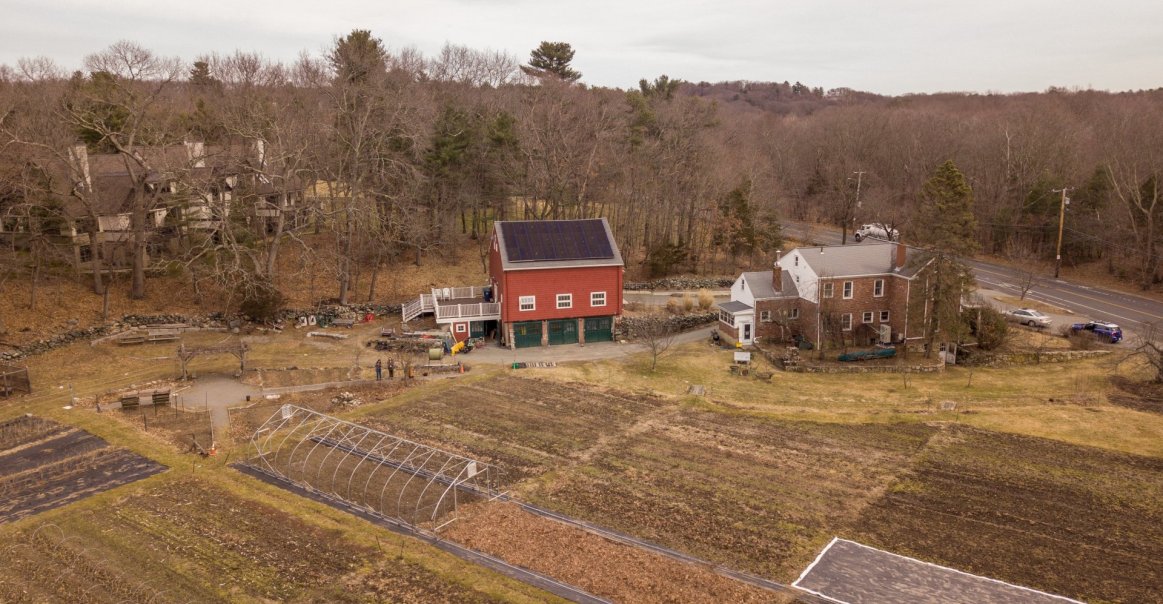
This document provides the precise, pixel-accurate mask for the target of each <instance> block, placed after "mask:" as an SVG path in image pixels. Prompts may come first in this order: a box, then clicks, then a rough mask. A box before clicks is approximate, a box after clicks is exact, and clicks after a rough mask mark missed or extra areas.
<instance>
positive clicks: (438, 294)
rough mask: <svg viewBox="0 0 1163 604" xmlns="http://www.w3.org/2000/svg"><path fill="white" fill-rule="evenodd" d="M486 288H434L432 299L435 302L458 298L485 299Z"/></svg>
mask: <svg viewBox="0 0 1163 604" xmlns="http://www.w3.org/2000/svg"><path fill="white" fill-rule="evenodd" d="M484 297H485V288H484V287H477V286H475V285H474V286H472V287H434V288H432V298H433V299H435V300H456V299H458V298H470V299H471V298H478V299H479V298H484Z"/></svg>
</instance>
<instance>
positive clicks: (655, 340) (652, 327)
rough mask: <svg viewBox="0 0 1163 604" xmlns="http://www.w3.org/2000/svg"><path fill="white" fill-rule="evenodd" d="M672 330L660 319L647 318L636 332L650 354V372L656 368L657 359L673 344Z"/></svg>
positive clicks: (668, 324)
mask: <svg viewBox="0 0 1163 604" xmlns="http://www.w3.org/2000/svg"><path fill="white" fill-rule="evenodd" d="M674 335H675V334H674V330H672V329H671V327H670V323H669V322H667V321H666V319H664V318H661V317H648V318H647V319H646V320H645V321H644V322H643V324H642V326H641V327H640V328H639V329H638V330H637V336H638V338H639V339H640V340H642V343H643V344H645V345H646V350H647V351H648V352H649V353H650V372H651V373H653V372H654V371H655V370H656V369H657V368H658V359H659V358H660V357H661V356H662V355H664V354H666V351H667V350H670V345H671V344H673V343H674Z"/></svg>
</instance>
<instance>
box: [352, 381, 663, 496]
mask: <svg viewBox="0 0 1163 604" xmlns="http://www.w3.org/2000/svg"><path fill="white" fill-rule="evenodd" d="M662 406H663V401H661V400H659V399H655V398H652V397H647V396H639V395H633V394H627V393H620V392H614V391H606V390H603V389H598V388H593V387H591V386H587V385H582V384H562V383H557V382H549V381H544V380H529V379H522V378H517V377H511V376H502V377H498V378H492V379H488V380H458V381H457V383H456V384H455V385H453V387H447V388H441V389H438V390H432V389H427V390H426V391H425V394H423V395H421V396H419V397H415V398H413V399H411V400H410V401H409V402H408V403H406V404H403V405H399V406H395V407H389V408H383V409H378V410H374V411H372V413H373V415H370V416H367V417H361V418H360V419H359V420H358V421H359V422H360V423H362V424H364V425H367V426H370V427H372V428H375V429H377V430H380V431H383V432H387V433H389V434H395V435H398V436H404V437H408V438H413V439H415V440H418V441H420V442H425V443H426V444H432V445H433V446H437V447H440V448H443V449H445V450H451V451H455V452H459V453H463V454H467V455H469V456H472V457H475V458H478V459H481V460H482V461H485V462H488V463H493V464H498V465H500V466H502V467H503V468H504V471H505V476H504V478H505V480H506V483H508V484H512V483H515V482H517V481H519V480H522V479H524V478H528V477H530V476H536V475H540V474H542V473H544V472H546V471H547V470H550V469H554V468H559V467H561V466H563V465H569V464H571V463H574V462H576V461H577V460H583V459H585V458H586V457H587V456H588V455H589V454H590V449H592V448H594V447H598V446H599V445H601V444H602V443H604V442H605V441H606V440H607V439H608V438H609V437H610V436H611V435H616V434H618V433H620V432H621V431H623V430H625V429H626V428H628V427H630V426H632V425H634V424H635V423H636V422H638V421H641V420H642V419H643V418H644V417H646V416H648V415H649V414H651V413H652V412H657V411H658V410H660V409H662Z"/></svg>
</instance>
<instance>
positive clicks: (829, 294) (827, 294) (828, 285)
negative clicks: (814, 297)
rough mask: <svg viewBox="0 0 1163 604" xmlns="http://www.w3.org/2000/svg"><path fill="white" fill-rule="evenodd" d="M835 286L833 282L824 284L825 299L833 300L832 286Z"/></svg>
mask: <svg viewBox="0 0 1163 604" xmlns="http://www.w3.org/2000/svg"><path fill="white" fill-rule="evenodd" d="M833 285H835V284H834V283H832V282H831V281H829V282H827V283H825V284H824V297H825V298H831V297H832V289H833V288H832V286H833Z"/></svg>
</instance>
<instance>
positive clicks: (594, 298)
mask: <svg viewBox="0 0 1163 604" xmlns="http://www.w3.org/2000/svg"><path fill="white" fill-rule="evenodd" d="M605 305H606V292H590V306H605Z"/></svg>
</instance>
